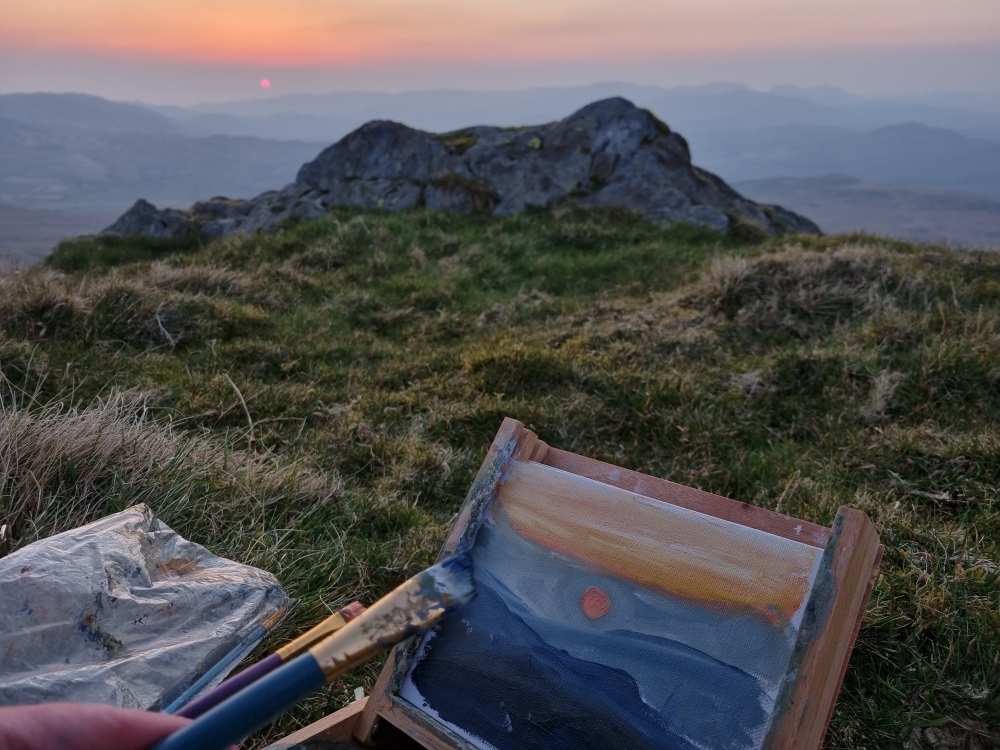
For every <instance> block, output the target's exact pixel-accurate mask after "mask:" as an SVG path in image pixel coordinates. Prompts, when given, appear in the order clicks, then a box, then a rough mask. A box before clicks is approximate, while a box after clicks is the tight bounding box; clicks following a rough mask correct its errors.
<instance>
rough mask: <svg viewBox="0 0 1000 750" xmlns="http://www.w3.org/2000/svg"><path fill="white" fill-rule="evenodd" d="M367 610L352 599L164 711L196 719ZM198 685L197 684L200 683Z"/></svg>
mask: <svg viewBox="0 0 1000 750" xmlns="http://www.w3.org/2000/svg"><path fill="white" fill-rule="evenodd" d="M364 611H365V606H364V605H363V604H362V603H361V602H351V603H350V604H348V605H347V606H346V607H344V608H343V609H341V610H340V611H338V612H334V613H333V614H332V615H330V616H329V617H327V618H326V619H325V620H323V622H321V623H320V624H319V625H317V626H316V627H314V628H311V629H309V630H308V631H306V632H305V633H303V634H302V635H300V636H299V637H298V638H296V639H295V640H293V641H291V642H289V643H287V644H285V645H284V646H282V647H281V648H279V649H278V650H277V651H275V652H274V653H273V654H271V655H270V656H267V657H265V658H263V659H261V660H260V661H259V662H257V663H256V664H254V665H253V666H252V667H247V668H246V669H244V670H243V671H242V672H240V673H239V674H237V675H234V676H232V677H230V678H229V679H228V680H225V681H224V682H221V683H220V684H219V685H218V686H217V687H216V688H215V689H214V690H209V691H208V692H207V693H205V694H204V695H203V696H201V697H200V698H196V699H195V700H193V701H191V702H190V703H188V704H187V705H183V704H182V707H181V708H180V709H179V710H172V708H173V707H168V708H167V709H166V710H165V711H164V713H174V714H177V716H183V717H185V718H187V719H197V718H198V717H199V716H201V715H202V714H203V713H205V712H206V711H208V710H209V709H210V708H214V707H215V706H217V705H219V704H220V703H222V701H224V700H225V699H226V698H228V697H229V696H231V695H234V694H235V693H238V692H239V691H240V690H242V689H243V688H245V687H246V686H247V685H252V684H253V683H254V682H256V681H257V680H259V679H260V678H261V677H263V676H264V675H266V674H268V673H269V672H273V671H274V670H275V669H277V668H278V667H280V666H281V665H282V664H284V663H285V662H287V661H290V660H291V659H292V658H294V657H296V656H298V655H299V654H301V653H302V652H303V651H305V650H306V649H307V648H309V647H310V646H312V645H313V644H314V643H317V642H318V641H321V640H323V639H324V638H326V637H327V636H328V635H330V634H332V633H335V632H336V631H338V630H340V629H341V628H342V627H344V625H346V624H347V623H348V622H350V621H351V620H353V619H354V618H355V617H357V616H358V615H360V614H361V613H362V612H364ZM195 687H198V686H197V685H196V686H195Z"/></svg>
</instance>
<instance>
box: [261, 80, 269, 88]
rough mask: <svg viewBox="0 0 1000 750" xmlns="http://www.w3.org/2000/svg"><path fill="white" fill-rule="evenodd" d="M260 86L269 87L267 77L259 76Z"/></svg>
mask: <svg viewBox="0 0 1000 750" xmlns="http://www.w3.org/2000/svg"><path fill="white" fill-rule="evenodd" d="M260 87H261V88H262V89H269V88H271V81H270V80H268V79H267V78H261V79H260Z"/></svg>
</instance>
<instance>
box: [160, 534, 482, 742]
mask: <svg viewBox="0 0 1000 750" xmlns="http://www.w3.org/2000/svg"><path fill="white" fill-rule="evenodd" d="M475 595H476V584H475V581H474V579H473V576H472V559H471V557H470V556H469V554H468V553H467V552H465V553H462V554H459V555H455V556H454V557H449V558H448V559H447V560H444V561H442V562H440V563H438V564H437V565H435V566H434V567H432V568H428V569H427V570H425V571H424V572H423V573H421V574H420V575H418V576H415V577H413V578H411V579H410V580H408V581H407V582H406V583H404V584H403V585H401V586H400V587H398V588H397V589H396V590H395V591H393V592H392V593H390V594H388V595H387V596H385V597H383V598H381V599H379V600H378V601H377V602H376V603H375V604H373V605H372V606H371V607H369V608H368V609H367V610H366V611H365V612H364V613H363V614H361V615H359V616H358V617H356V618H355V619H353V620H351V622H349V623H348V624H347V625H345V626H344V627H342V628H341V629H340V630H338V631H337V632H336V633H334V634H333V635H331V636H328V637H327V638H325V639H323V640H322V641H320V642H319V643H317V644H315V645H314V646H312V647H310V648H309V650H308V651H307V652H306V653H304V654H302V655H301V656H297V657H295V658H294V659H292V660H291V661H290V662H288V663H287V664H283V665H282V666H280V667H278V668H277V669H275V670H274V671H273V672H271V673H270V674H268V675H265V676H264V677H262V678H261V679H259V680H257V682H255V683H253V684H252V685H250V686H249V687H246V688H244V689H243V690H241V691H240V692H238V693H236V695H233V696H231V697H230V698H227V699H226V700H224V701H223V702H222V703H220V704H219V705H218V706H216V707H215V708H213V709H211V710H209V711H208V712H207V713H205V714H203V715H202V716H200V717H199V718H197V719H195V720H194V721H192V722H191V723H190V724H188V725H187V726H186V727H184V728H183V729H180V730H178V731H177V732H175V733H174V734H172V735H170V736H169V737H167V738H166V739H164V740H161V741H160V742H159V743H157V745H156V746H155V747H154V748H153V750H224V748H227V747H229V746H231V745H235V744H236V743H237V742H239V741H240V740H242V739H244V738H245V737H246V736H247V735H249V734H250V733H251V732H254V731H256V730H257V729H260V728H261V727H262V726H264V725H265V724H267V723H269V722H271V721H273V720H274V719H275V718H277V717H278V716H280V715H281V714H282V713H284V712H285V711H287V710H288V709H289V708H291V707H292V706H294V705H295V704H296V703H298V702H299V701H300V700H302V699H303V698H305V697H306V696H307V695H309V694H310V693H311V692H313V691H314V690H317V689H318V688H320V687H321V686H322V685H324V684H325V683H327V682H330V681H331V680H334V679H336V678H337V677H339V676H340V675H342V674H344V673H345V672H347V671H348V670H350V669H353V668H354V667H356V666H358V665H359V664H362V663H364V662H366V661H367V660H368V659H370V658H372V657H373V656H375V655H376V654H378V653H380V652H381V651H384V650H385V649H387V648H389V647H390V646H393V645H395V644H396V643H399V641H401V640H403V639H404V638H406V637H408V636H410V635H413V634H414V633H417V632H419V631H421V630H423V629H425V628H428V627H430V626H431V625H433V624H434V623H436V622H438V621H439V620H440V619H441V618H442V617H444V616H445V615H447V614H449V613H451V612H453V611H455V610H456V609H458V608H459V607H461V606H462V605H463V604H465V603H466V602H468V601H469V600H471V599H472V598H473V597H474V596H475Z"/></svg>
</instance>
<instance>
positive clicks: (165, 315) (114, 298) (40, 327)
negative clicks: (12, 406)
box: [0, 263, 277, 348]
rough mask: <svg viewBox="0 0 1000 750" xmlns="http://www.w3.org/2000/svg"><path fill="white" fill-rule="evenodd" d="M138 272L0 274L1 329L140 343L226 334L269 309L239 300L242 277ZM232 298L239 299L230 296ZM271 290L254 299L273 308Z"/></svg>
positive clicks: (214, 272) (193, 271) (254, 323)
mask: <svg viewBox="0 0 1000 750" xmlns="http://www.w3.org/2000/svg"><path fill="white" fill-rule="evenodd" d="M144 270H145V273H144V274H143V275H141V276H135V275H131V276H127V275H124V274H121V273H119V272H117V271H112V272H111V273H108V274H106V275H103V276H87V277H84V278H83V279H78V278H75V277H73V276H71V275H67V274H64V273H62V272H59V271H50V270H48V269H45V268H38V267H36V268H29V269H27V270H23V271H18V272H16V273H13V274H11V275H8V276H4V277H0V330H4V331H6V332H7V333H9V334H12V335H15V336H17V335H19V336H23V337H25V338H26V339H39V340H42V339H76V340H80V341H86V342H90V343H93V342H97V341H106V340H118V341H122V342H124V343H126V344H130V345H133V346H137V347H142V348H145V347H148V346H168V347H171V348H172V347H175V346H178V345H179V344H182V343H183V344H187V343H189V342H190V341H192V340H196V339H199V338H209V337H212V338H220V339H225V338H231V337H233V336H235V335H237V334H239V333H241V332H244V331H247V330H252V329H253V328H255V327H259V326H261V325H263V324H264V323H265V322H266V320H267V316H266V313H265V312H264V311H263V310H262V309H259V308H257V307H255V306H252V305H248V304H245V303H243V302H239V301H237V300H238V298H239V296H248V297H252V295H247V294H244V295H240V294H237V292H238V291H240V290H242V291H244V292H246V291H247V288H249V287H250V286H251V283H250V281H249V280H248V278H247V275H246V274H239V273H234V272H231V271H222V270H219V269H213V268H198V267H187V268H184V267H181V268H171V267H169V266H165V265H164V264H160V263H157V264H153V265H152V266H150V267H148V268H146V269H144ZM234 297H235V298H236V299H234ZM276 300H277V297H276V295H275V294H274V292H269V293H261V294H260V295H258V297H257V298H255V299H254V301H255V302H258V303H260V302H264V303H265V304H269V306H272V307H273V306H276V305H277V302H276Z"/></svg>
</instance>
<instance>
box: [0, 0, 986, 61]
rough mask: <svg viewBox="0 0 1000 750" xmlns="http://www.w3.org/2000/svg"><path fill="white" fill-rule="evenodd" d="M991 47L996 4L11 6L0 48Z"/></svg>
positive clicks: (493, 56) (451, 56)
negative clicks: (933, 45)
mask: <svg viewBox="0 0 1000 750" xmlns="http://www.w3.org/2000/svg"><path fill="white" fill-rule="evenodd" d="M977 42H1000V3H998V2H996V0H952V2H951V3H946V4H945V3H940V2H937V0H934V1H933V2H932V0H838V2H825V3H805V2H802V1H801V0H702V2H700V3H698V4H693V3H688V2H685V1H684V0H623V1H622V2H619V3H617V4H614V5H613V6H609V5H608V4H607V3H604V2H598V0H548V1H547V2H537V0H536V1H535V2H528V0H508V1H507V2H504V3H499V4H497V3H493V4H474V5H473V4H469V3H465V2H459V0H425V2H421V3H416V2H413V0H367V1H366V2H362V0H343V1H342V2H338V3H336V4H331V3H328V2H326V1H325V0H288V2H285V3H281V4H280V5H279V4H275V3H269V2H263V0H246V2H236V0H219V1H218V2H215V3H212V4H211V5H206V4H204V3H201V2H195V0H177V2H174V3H171V4H169V5H165V6H164V5H158V6H155V7H154V6H150V5H147V4H136V3H126V2H123V0H91V2H87V3H80V2H79V1H78V0H39V1H36V2H30V3H29V2H28V1H27V0H11V1H10V2H8V3H7V4H6V7H5V18H4V24H3V27H2V29H0V44H3V45H4V46H6V47H8V48H17V49H28V50H38V51H51V52H55V51H70V52H86V53H93V54H99V55H105V56H111V57H126V58H152V59H165V60H172V61H186V62H207V63H222V64H261V65H328V64H361V63H367V62H373V61H398V60H419V61H427V62H431V61H436V62H447V61H452V60H454V61H459V60H481V61H495V62H551V61H567V62H584V61H604V60H607V61H612V60H616V61H622V60H642V59H655V58H662V57H664V56H671V55H674V54H679V53H691V52H695V53H697V52H720V51H721V52H725V51H745V50H771V49H773V50H778V49H801V48H816V47H854V46H882V47H894V46H902V45H914V44H953V43H977Z"/></svg>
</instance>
